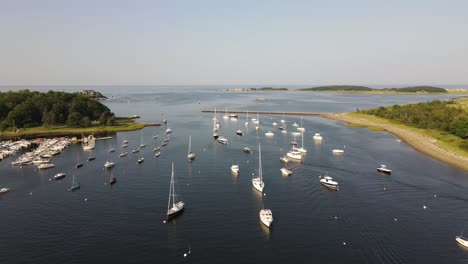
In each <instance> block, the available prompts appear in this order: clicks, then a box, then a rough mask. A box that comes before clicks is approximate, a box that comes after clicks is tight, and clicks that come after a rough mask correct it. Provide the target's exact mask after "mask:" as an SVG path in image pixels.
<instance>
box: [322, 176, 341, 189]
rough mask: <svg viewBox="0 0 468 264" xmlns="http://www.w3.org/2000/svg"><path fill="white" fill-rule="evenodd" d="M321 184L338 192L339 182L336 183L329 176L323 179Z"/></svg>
mask: <svg viewBox="0 0 468 264" xmlns="http://www.w3.org/2000/svg"><path fill="white" fill-rule="evenodd" d="M320 183H321V184H322V185H324V186H325V187H328V188H330V189H332V190H338V182H336V181H334V180H333V178H332V177H330V176H328V175H326V176H324V177H323V178H321V179H320Z"/></svg>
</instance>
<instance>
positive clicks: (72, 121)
mask: <svg viewBox="0 0 468 264" xmlns="http://www.w3.org/2000/svg"><path fill="white" fill-rule="evenodd" d="M80 125H81V116H80V114H79V113H77V112H71V113H70V114H69V115H68V118H67V126H69V127H80Z"/></svg>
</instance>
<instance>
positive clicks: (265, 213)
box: [259, 209, 273, 228]
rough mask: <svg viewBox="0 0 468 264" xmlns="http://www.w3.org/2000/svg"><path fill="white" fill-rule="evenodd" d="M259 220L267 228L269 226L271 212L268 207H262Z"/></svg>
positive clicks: (271, 218) (271, 217)
mask: <svg viewBox="0 0 468 264" xmlns="http://www.w3.org/2000/svg"><path fill="white" fill-rule="evenodd" d="M259 215H260V221H261V222H262V224H264V225H265V226H267V227H268V228H269V227H270V226H271V224H272V223H273V213H272V212H271V210H270V209H262V210H260V214H259Z"/></svg>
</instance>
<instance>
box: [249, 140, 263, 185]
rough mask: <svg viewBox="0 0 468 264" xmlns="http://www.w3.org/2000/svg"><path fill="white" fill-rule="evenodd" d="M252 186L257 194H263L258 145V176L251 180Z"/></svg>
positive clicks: (260, 156)
mask: <svg viewBox="0 0 468 264" xmlns="http://www.w3.org/2000/svg"><path fill="white" fill-rule="evenodd" d="M252 185H253V187H254V188H255V189H256V190H257V191H259V192H263V188H264V187H265V183H264V182H263V175H262V149H261V146H260V144H259V145H258V176H255V177H254V178H253V179H252Z"/></svg>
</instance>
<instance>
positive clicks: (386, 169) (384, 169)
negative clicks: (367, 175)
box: [377, 164, 392, 174]
mask: <svg viewBox="0 0 468 264" xmlns="http://www.w3.org/2000/svg"><path fill="white" fill-rule="evenodd" d="M377 171H378V172H383V173H387V174H391V173H392V170H391V169H389V168H387V165H384V164H381V165H380V166H379V167H377Z"/></svg>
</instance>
